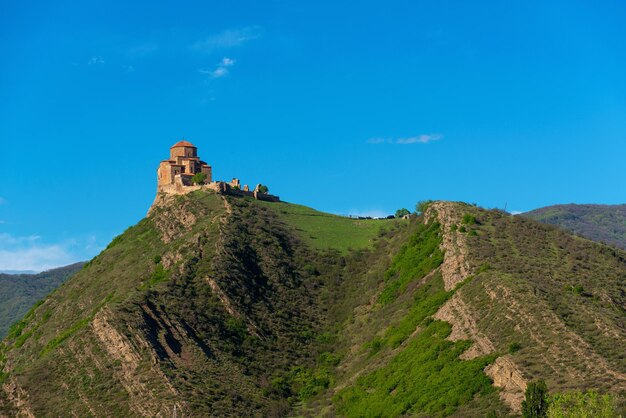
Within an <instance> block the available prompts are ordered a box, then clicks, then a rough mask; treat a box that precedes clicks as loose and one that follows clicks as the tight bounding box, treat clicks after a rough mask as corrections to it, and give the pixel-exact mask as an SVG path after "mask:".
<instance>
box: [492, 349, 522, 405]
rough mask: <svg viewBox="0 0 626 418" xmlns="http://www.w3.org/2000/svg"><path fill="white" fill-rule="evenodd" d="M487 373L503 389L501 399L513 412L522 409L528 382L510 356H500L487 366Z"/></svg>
mask: <svg viewBox="0 0 626 418" xmlns="http://www.w3.org/2000/svg"><path fill="white" fill-rule="evenodd" d="M485 373H486V374H487V376H489V377H491V379H492V380H493V384H494V386H496V387H498V388H501V389H502V391H501V392H500V399H502V401H504V403H506V404H507V405H508V406H509V407H510V408H511V410H512V411H513V412H516V413H519V412H520V411H521V410H522V401H523V400H524V392H525V391H526V384H527V382H526V379H524V377H523V376H522V373H521V372H520V370H519V369H518V368H517V366H516V365H515V363H514V362H513V361H512V360H511V358H510V356H509V355H506V356H502V357H498V358H497V359H496V361H495V362H494V363H493V364H490V365H489V366H487V367H486V368H485Z"/></svg>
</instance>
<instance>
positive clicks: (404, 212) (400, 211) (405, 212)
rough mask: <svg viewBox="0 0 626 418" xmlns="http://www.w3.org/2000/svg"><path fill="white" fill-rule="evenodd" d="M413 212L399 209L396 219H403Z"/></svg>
mask: <svg viewBox="0 0 626 418" xmlns="http://www.w3.org/2000/svg"><path fill="white" fill-rule="evenodd" d="M410 213H411V212H409V210H408V209H406V208H402V209H398V210H397V211H396V215H395V216H396V218H402V217H403V216H406V215H409V214H410Z"/></svg>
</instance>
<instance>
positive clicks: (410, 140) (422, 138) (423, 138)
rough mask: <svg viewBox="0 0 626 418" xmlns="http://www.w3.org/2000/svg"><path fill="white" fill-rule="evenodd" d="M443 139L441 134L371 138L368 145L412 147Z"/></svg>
mask: <svg viewBox="0 0 626 418" xmlns="http://www.w3.org/2000/svg"><path fill="white" fill-rule="evenodd" d="M441 139H443V135H441V134H421V135H417V136H409V137H406V138H380V137H378V138H370V139H368V140H367V143H368V144H374V145H377V144H398V145H410V144H428V143H429V142H433V141H439V140H441Z"/></svg>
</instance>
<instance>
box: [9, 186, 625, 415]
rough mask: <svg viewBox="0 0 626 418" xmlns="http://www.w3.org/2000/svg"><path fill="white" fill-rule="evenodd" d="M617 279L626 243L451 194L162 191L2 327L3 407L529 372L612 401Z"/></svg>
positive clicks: (522, 381) (460, 384)
mask: <svg viewBox="0 0 626 418" xmlns="http://www.w3.org/2000/svg"><path fill="white" fill-rule="evenodd" d="M625 280H626V252H624V251H621V250H616V249H614V248H609V247H606V246H603V245H600V244H596V243H593V242H590V241H587V240H584V239H581V238H577V237H575V236H572V235H570V234H568V233H566V232H563V231H561V230H558V229H555V228H553V227H550V226H546V225H542V224H540V223H537V222H534V221H531V220H527V219H523V218H516V217H511V216H510V215H507V214H504V213H501V212H496V211H485V210H482V209H479V208H476V207H473V206H469V205H465V204H462V203H447V202H435V203H432V204H431V205H430V206H429V207H428V209H427V210H426V211H425V213H424V214H423V215H422V216H420V217H417V218H414V219H410V220H400V219H390V220H357V219H350V218H344V217H338V216H334V215H329V214H324V213H321V212H317V211H315V210H313V209H310V208H306V207H303V206H297V205H292V204H286V203H266V202H258V201H254V200H252V199H248V198H235V197H229V196H223V195H218V194H215V193H212V192H194V193H191V194H188V195H185V196H175V197H169V198H167V199H165V200H164V201H163V202H161V203H160V205H159V206H157V207H156V208H154V210H153V211H151V213H150V215H149V216H148V217H147V218H146V219H144V220H142V221H141V222H139V223H138V224H137V225H135V226H133V227H131V228H129V229H128V230H127V231H126V232H124V233H123V234H122V235H120V236H119V237H117V238H115V239H114V240H113V241H112V242H111V244H110V245H109V246H108V247H107V249H106V250H104V251H103V252H102V253H101V254H100V255H98V256H97V257H96V258H94V259H93V260H91V261H90V262H89V263H87V264H86V265H85V266H84V267H83V269H82V270H81V271H80V272H78V273H77V274H76V275H75V276H74V277H72V278H71V279H70V280H69V281H67V282H66V283H64V284H63V285H62V286H61V287H60V288H59V289H58V290H57V291H55V292H53V293H52V294H51V295H49V296H48V297H47V298H46V299H45V300H44V301H43V302H42V303H41V304H40V305H38V306H37V307H36V308H34V309H33V310H32V311H31V312H29V313H28V314H27V315H26V316H25V317H24V318H23V319H22V320H21V321H20V322H18V323H17V324H16V325H15V326H14V327H13V328H12V330H11V332H10V333H9V335H8V336H7V338H5V339H4V341H3V342H2V344H1V346H0V367H1V370H2V372H1V374H0V380H1V381H2V386H1V387H2V390H1V391H0V415H6V416H16V415H28V414H33V415H35V416H67V415H75V416H102V415H106V416H172V414H174V411H176V413H177V414H178V416H198V417H204V416H263V417H266V416H276V417H278V416H347V417H363V416H372V417H375V416H376V417H387V416H389V417H391V416H424V417H425V416H459V417H468V416H487V415H489V414H490V416H500V417H504V416H509V415H513V416H514V415H517V414H519V412H520V404H521V399H522V398H523V391H524V389H525V385H526V383H527V382H530V381H534V380H538V379H544V380H545V381H546V382H547V383H548V387H549V390H550V392H551V393H552V394H555V393H566V392H570V391H588V390H592V389H593V390H596V391H598V392H599V393H600V394H605V393H608V394H611V395H610V399H611V402H615V408H619V407H620V405H619V399H620V396H623V394H624V392H625V391H626V358H625V357H624V352H623V350H622V349H621V347H623V343H624V341H626V299H625V298H626V296H625V293H624V289H625V287H626V283H625ZM559 399H561V401H559V402H561V403H560V405H564V404H565V403H566V402H565V401H563V400H562V399H565V398H559ZM571 399H574V398H571ZM576 399H578V398H576ZM580 399H583V398H580ZM584 399H587V398H584ZM567 400H568V402H569V400H570V398H567ZM614 400H615V401H614Z"/></svg>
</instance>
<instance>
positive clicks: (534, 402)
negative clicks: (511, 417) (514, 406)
mask: <svg viewBox="0 0 626 418" xmlns="http://www.w3.org/2000/svg"><path fill="white" fill-rule="evenodd" d="M547 395H548V387H547V386H546V382H544V381H543V380H539V381H537V382H530V383H529V384H528V386H527V387H526V398H525V399H524V400H523V401H522V416H523V417H524V418H543V417H547V416H548V396H547Z"/></svg>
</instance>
